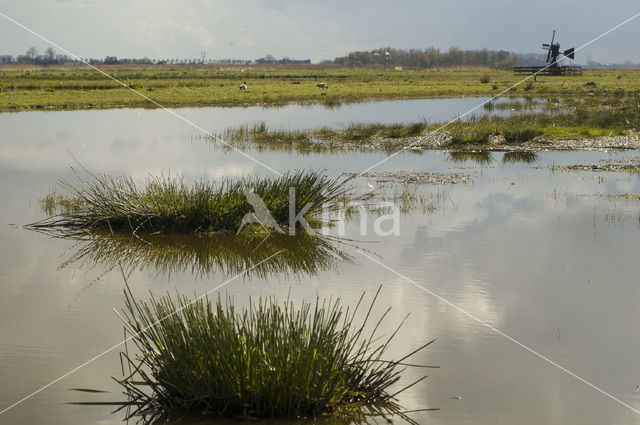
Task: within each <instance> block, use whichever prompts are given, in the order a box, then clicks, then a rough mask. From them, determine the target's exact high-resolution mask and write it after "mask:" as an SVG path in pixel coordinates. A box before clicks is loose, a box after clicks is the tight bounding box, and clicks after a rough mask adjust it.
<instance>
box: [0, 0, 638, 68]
mask: <svg viewBox="0 0 640 425" xmlns="http://www.w3.org/2000/svg"><path fill="white" fill-rule="evenodd" d="M0 12H2V13H3V14H6V15H7V16H9V17H11V18H13V19H15V20H16V21H18V22H20V23H22V24H23V25H25V26H27V27H29V28H31V29H33V30H34V31H36V32H38V33H40V34H41V35H43V36H45V37H47V38H49V39H50V40H51V41H53V42H55V43H57V44H59V45H61V46H62V47H64V48H65V49H67V50H69V51H70V52H72V53H74V54H77V55H78V56H81V57H95V58H101V57H104V56H106V55H116V56H118V57H143V56H147V57H150V58H194V57H199V56H200V52H201V51H202V50H206V52H207V57H208V58H243V59H256V58H258V57H261V56H265V55H267V54H273V55H275V56H277V57H282V56H289V57H292V58H299V59H302V58H310V59H311V60H312V61H314V62H317V61H320V60H322V59H333V58H334V57H336V56H342V55H344V54H345V53H346V52H349V51H352V50H368V49H372V48H376V47H382V46H392V47H398V48H425V47H427V46H431V45H433V46H436V47H439V48H441V49H447V48H449V47H450V46H456V47H460V48H462V49H481V48H483V47H487V48H489V49H495V50H497V49H505V50H509V51H516V52H542V50H541V43H543V42H548V39H549V38H550V37H551V31H552V30H553V29H557V30H558V40H559V41H560V43H561V44H562V48H563V49H566V48H569V47H572V46H576V47H578V46H580V45H582V44H584V43H586V42H588V41H590V40H591V39H593V38H594V37H596V36H598V35H600V34H602V33H603V32H605V31H607V30H608V29H610V28H611V27H613V26H614V25H616V24H618V23H620V22H622V21H624V20H625V19H628V18H629V17H631V16H633V15H634V14H636V13H638V12H640V2H636V1H635V0H633V1H629V0H608V1H595V0H580V1H578V0H569V1H564V0H562V1H561V0H556V1H548V0H538V1H535V2H530V1H527V2H522V1H515V0H481V1H479V0H440V1H410V0H394V1H389V0H384V1H382V0H368V1H360V0H351V1H348V0H347V1H340V0H325V1H318V0H297V1H293V0H247V1H233V2H232V1H215V0H208V1H207V0H0ZM639 40H640V17H638V18H637V19H635V20H633V21H631V22H629V23H628V24H626V25H625V26H623V27H622V28H620V29H618V30H616V31H614V32H613V33H611V34H609V35H607V36H606V37H605V38H603V39H602V40H600V41H597V42H595V43H594V44H592V45H590V46H588V47H586V48H584V50H582V51H580V52H578V53H577V55H576V56H577V59H578V62H580V63H583V62H584V61H585V60H586V58H587V54H591V55H592V58H593V60H595V61H599V62H604V63H609V62H623V61H625V60H627V59H629V60H632V61H634V62H640V43H638V41H639ZM30 46H36V47H37V48H38V49H39V50H40V51H43V50H44V49H46V47H48V45H47V44H46V43H45V42H44V41H42V40H39V39H37V38H36V37H35V36H33V35H31V34H29V33H28V32H26V31H25V30H23V29H21V28H19V27H17V26H16V25H15V24H13V23H11V22H9V21H7V20H5V19H4V18H2V17H0V53H2V54H12V55H17V54H21V53H24V52H25V51H26V50H27V48H28V47H30Z"/></svg>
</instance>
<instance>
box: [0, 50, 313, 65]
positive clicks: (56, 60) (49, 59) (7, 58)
mask: <svg viewBox="0 0 640 425" xmlns="http://www.w3.org/2000/svg"><path fill="white" fill-rule="evenodd" d="M82 61H84V62H87V63H90V64H92V65H100V64H102V65H130V64H137V65H153V64H157V65H163V64H171V65H199V64H215V65H251V64H259V65H262V64H267V65H307V64H310V63H311V59H291V58H289V57H286V56H285V57H283V58H276V57H275V56H273V55H267V56H265V57H262V58H258V59H255V60H251V59H206V58H194V59H149V58H147V57H144V58H118V57H117V56H106V57H105V58H104V59H95V58H82ZM82 61H79V60H77V59H74V58H70V57H69V56H67V55H61V54H58V53H56V51H55V50H54V49H53V48H52V47H49V48H48V49H47V50H45V52H44V53H43V54H40V53H39V52H38V49H37V48H35V47H30V48H29V50H27V52H26V53H25V54H23V55H18V56H12V55H0V64H30V65H43V66H46V65H65V64H67V65H76V64H81V63H82Z"/></svg>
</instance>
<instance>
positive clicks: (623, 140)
mask: <svg viewBox="0 0 640 425" xmlns="http://www.w3.org/2000/svg"><path fill="white" fill-rule="evenodd" d="M450 140H451V135H450V134H449V133H448V132H447V131H446V130H445V131H441V132H438V133H432V134H428V135H425V136H420V137H407V138H402V139H385V138H379V139H373V140H370V141H367V142H357V143H355V142H354V143H345V146H344V147H345V148H346V149H348V147H349V146H352V147H354V148H355V147H357V148H358V149H363V148H370V149H383V150H387V151H388V150H390V148H392V147H393V148H395V149H397V150H399V149H406V150H412V151H425V150H442V151H448V152H469V151H494V152H514V151H525V152H545V151H579V150H634V149H639V150H640V134H638V133H635V132H629V133H628V134H626V135H622V136H605V137H595V138H588V139H587V138H585V139H536V140H532V141H528V142H519V143H508V142H506V141H505V140H504V138H503V137H501V136H497V137H494V138H492V140H491V141H490V142H489V143H485V144H480V143H478V144H466V145H463V146H451V145H449V144H448V143H449V142H450Z"/></svg>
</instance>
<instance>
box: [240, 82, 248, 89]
mask: <svg viewBox="0 0 640 425" xmlns="http://www.w3.org/2000/svg"><path fill="white" fill-rule="evenodd" d="M246 89H247V82H246V81H245V82H244V83H242V84H240V90H246Z"/></svg>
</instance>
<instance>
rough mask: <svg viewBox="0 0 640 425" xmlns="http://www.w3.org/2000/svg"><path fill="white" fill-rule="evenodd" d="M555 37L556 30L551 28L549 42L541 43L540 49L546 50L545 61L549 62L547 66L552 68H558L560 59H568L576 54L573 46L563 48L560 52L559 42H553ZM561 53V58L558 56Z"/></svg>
mask: <svg viewBox="0 0 640 425" xmlns="http://www.w3.org/2000/svg"><path fill="white" fill-rule="evenodd" d="M555 38H556V30H553V35H552V36H551V43H549V44H547V43H544V44H543V45H542V49H543V50H547V51H548V53H547V60H546V62H547V63H548V64H549V65H548V66H549V68H553V69H556V68H557V69H560V64H559V62H560V59H564V58H569V59H572V60H573V59H575V58H576V55H575V51H576V49H575V47H572V48H570V49H567V50H565V51H564V52H562V53H560V43H558V42H555V43H554V40H555ZM561 54H562V57H561V58H558V57H559V56H560V55H561Z"/></svg>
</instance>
